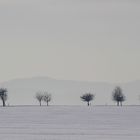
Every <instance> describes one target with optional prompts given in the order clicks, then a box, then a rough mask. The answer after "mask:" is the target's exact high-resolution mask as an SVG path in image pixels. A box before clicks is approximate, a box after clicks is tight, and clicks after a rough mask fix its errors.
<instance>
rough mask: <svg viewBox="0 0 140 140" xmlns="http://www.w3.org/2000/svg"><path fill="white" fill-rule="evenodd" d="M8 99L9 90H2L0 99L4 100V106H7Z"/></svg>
mask: <svg viewBox="0 0 140 140" xmlns="http://www.w3.org/2000/svg"><path fill="white" fill-rule="evenodd" d="M7 98H8V94H7V89H6V88H0V99H1V100H2V103H3V106H6V103H5V102H6V100H7Z"/></svg>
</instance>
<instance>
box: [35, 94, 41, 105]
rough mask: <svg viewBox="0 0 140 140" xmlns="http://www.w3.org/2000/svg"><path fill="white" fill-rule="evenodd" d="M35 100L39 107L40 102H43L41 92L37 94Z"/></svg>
mask: <svg viewBox="0 0 140 140" xmlns="http://www.w3.org/2000/svg"><path fill="white" fill-rule="evenodd" d="M35 98H36V99H37V100H38V101H39V104H40V106H41V102H42V100H43V94H42V93H41V92H37V93H36V96H35Z"/></svg>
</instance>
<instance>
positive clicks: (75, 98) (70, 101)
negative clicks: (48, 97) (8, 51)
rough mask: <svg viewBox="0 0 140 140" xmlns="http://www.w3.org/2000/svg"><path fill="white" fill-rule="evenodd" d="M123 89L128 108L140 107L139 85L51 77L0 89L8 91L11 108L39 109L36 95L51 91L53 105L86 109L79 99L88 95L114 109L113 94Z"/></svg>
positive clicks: (16, 82)
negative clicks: (80, 106)
mask: <svg viewBox="0 0 140 140" xmlns="http://www.w3.org/2000/svg"><path fill="white" fill-rule="evenodd" d="M118 85H119V86H121V87H122V89H123V92H124V94H125V95H126V99H127V101H126V102H125V104H130V105H134V104H139V103H140V101H139V98H138V95H140V81H134V82H129V83H125V84H124V83H123V84H110V83H104V82H84V81H82V82H81V81H70V80H56V79H53V78H49V77H33V78H25V79H15V80H10V81H7V82H4V83H1V84H0V86H1V87H5V88H7V89H8V94H9V100H8V102H7V103H8V104H10V105H37V104H38V102H37V101H36V99H35V93H36V92H37V91H48V92H50V93H52V97H53V101H52V104H53V105H83V104H84V103H83V102H81V100H80V96H81V95H82V94H84V93H85V92H91V93H93V94H95V95H96V99H95V101H94V102H93V103H92V104H94V105H114V104H115V103H114V102H113V101H112V100H111V95H112V90H113V89H114V87H115V86H118Z"/></svg>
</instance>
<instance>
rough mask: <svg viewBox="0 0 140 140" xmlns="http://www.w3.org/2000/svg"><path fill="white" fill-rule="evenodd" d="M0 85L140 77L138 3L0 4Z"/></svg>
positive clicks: (59, 0)
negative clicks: (22, 81) (35, 80)
mask: <svg viewBox="0 0 140 140" xmlns="http://www.w3.org/2000/svg"><path fill="white" fill-rule="evenodd" d="M0 64H1V66H0V81H5V80H9V79H13V78H21V77H32V76H49V77H53V78H57V79H69V80H86V81H107V82H127V81H131V80H137V79H140V1H139V0H0Z"/></svg>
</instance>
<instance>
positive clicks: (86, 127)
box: [0, 106, 140, 140]
mask: <svg viewBox="0 0 140 140" xmlns="http://www.w3.org/2000/svg"><path fill="white" fill-rule="evenodd" d="M0 140H140V107H139V106H137V107H136V106H125V107H113V106H106V107H101V106H92V107H84V106H50V107H46V106H43V107H37V106H34V107H33V106H32V107H31V106H30V107H29V106H28V107H6V108H2V107H0Z"/></svg>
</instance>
